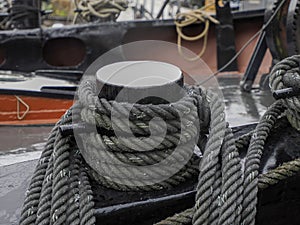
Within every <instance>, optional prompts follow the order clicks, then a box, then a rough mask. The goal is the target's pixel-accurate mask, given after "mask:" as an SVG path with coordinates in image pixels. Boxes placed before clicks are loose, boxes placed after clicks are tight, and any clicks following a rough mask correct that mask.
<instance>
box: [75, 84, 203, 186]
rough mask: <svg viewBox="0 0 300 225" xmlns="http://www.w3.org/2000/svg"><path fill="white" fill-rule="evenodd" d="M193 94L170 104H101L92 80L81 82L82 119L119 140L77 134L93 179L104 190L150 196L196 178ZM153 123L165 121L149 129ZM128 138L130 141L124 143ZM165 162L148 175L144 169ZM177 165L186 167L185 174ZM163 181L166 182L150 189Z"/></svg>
mask: <svg viewBox="0 0 300 225" xmlns="http://www.w3.org/2000/svg"><path fill="white" fill-rule="evenodd" d="M191 93H192V94H191V95H187V96H185V97H183V98H182V99H181V100H180V101H178V102H175V103H171V104H160V105H151V104H148V105H141V104H129V103H117V102H114V101H107V100H106V99H103V98H100V99H99V98H98V95H97V91H96V85H95V81H94V80H86V81H84V82H82V84H81V85H80V87H79V90H78V96H79V103H80V104H81V105H82V107H83V110H82V111H81V114H80V116H81V119H82V120H83V121H84V122H86V123H89V124H94V125H96V126H97V127H98V128H102V129H106V130H113V131H114V133H117V132H120V133H121V136H120V135H118V136H114V135H113V136H107V135H105V134H102V133H101V134H98V133H97V132H91V133H86V134H81V139H82V141H83V143H84V148H83V149H82V150H81V153H82V155H83V157H84V158H85V160H86V161H87V163H88V164H89V165H90V166H91V168H92V170H93V171H94V173H92V175H93V176H94V178H95V179H96V180H97V181H98V182H99V183H101V184H102V185H104V186H106V187H108V188H114V189H118V190H124V191H127V190H144V191H149V190H157V189H159V190H160V189H164V188H172V187H173V186H175V185H178V184H179V183H182V182H184V181H186V180H187V179H189V178H191V177H192V176H195V174H197V168H196V166H195V165H196V161H197V159H196V158H195V156H193V151H194V146H195V144H196V143H197V136H198V127H199V126H198V125H197V123H196V121H197V118H198V109H197V105H196V103H197V101H200V99H197V98H196V97H195V95H196V94H198V93H200V91H196V90H191ZM201 100H202V99H201ZM200 105H201V103H200ZM156 117H159V118H164V121H165V123H162V122H161V121H159V122H158V123H154V124H153V123H151V122H152V121H151V120H152V119H154V118H156ZM206 117H208V116H207V115H206ZM128 119H129V123H127V121H128ZM115 120H116V121H115ZM112 124H115V126H113V125H112ZM128 125H129V128H128ZM164 130H166V134H164V133H163V131H164ZM131 133H133V136H132V137H130V136H129V137H128V135H130V134H131ZM161 136H164V138H163V139H161ZM91 152H92V154H91ZM95 159H97V160H95ZM165 160H167V163H165V164H160V165H159V166H154V167H151V168H150V169H149V167H142V166H147V165H156V164H157V163H160V162H162V161H165ZM120 162H121V163H120ZM178 162H186V163H185V165H183V167H184V168H181V167H182V165H181V164H178ZM174 169H175V170H177V171H178V172H177V173H176V174H173V173H172V172H173V171H174ZM161 177H169V178H168V179H166V180H163V181H161V182H159V183H155V184H150V183H152V180H154V179H159V178H161Z"/></svg>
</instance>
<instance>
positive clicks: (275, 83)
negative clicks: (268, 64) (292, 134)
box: [270, 55, 300, 130]
mask: <svg viewBox="0 0 300 225" xmlns="http://www.w3.org/2000/svg"><path fill="white" fill-rule="evenodd" d="M299 62H300V55H295V56H291V57H288V58H286V59H284V60H282V61H281V62H280V63H278V64H276V65H275V66H274V68H273V70H272V73H271V75H270V86H271V90H272V91H273V92H274V91H276V90H280V89H285V88H289V87H290V88H293V89H295V90H296V91H297V90H300V64H299ZM282 101H283V103H284V105H285V106H286V107H287V110H286V116H287V118H288V120H289V122H290V123H291V125H292V126H293V127H294V128H296V129H297V130H300V98H299V96H293V97H289V98H285V99H283V100H282Z"/></svg>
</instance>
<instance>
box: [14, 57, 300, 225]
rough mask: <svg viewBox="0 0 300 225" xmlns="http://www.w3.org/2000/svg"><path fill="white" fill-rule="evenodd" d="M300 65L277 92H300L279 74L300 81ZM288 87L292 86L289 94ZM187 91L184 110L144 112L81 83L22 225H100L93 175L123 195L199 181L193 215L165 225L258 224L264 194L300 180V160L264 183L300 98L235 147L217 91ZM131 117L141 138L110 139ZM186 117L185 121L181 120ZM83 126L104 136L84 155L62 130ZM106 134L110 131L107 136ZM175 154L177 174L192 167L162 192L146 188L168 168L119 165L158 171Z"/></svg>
mask: <svg viewBox="0 0 300 225" xmlns="http://www.w3.org/2000/svg"><path fill="white" fill-rule="evenodd" d="M299 61H300V57H299V56H295V57H292V58H288V59H286V60H284V61H282V62H281V63H279V64H277V65H276V66H275V67H274V68H273V70H272V72H271V75H270V82H271V86H272V88H273V90H275V89H280V88H283V86H282V84H281V83H280V82H283V81H285V80H288V82H290V83H292V86H293V87H294V86H295V85H296V83H295V82H293V81H294V80H295V79H292V82H291V79H288V78H282V77H281V76H279V74H282V76H283V77H284V76H286V75H287V74H290V73H291V72H293V74H294V73H296V74H297V71H298V69H299V68H298V67H299V64H298V63H296V62H299ZM282 70H284V71H285V72H284V73H283V72H281V71H282ZM295 71H296V72H295ZM296 77H297V76H296ZM296 80H297V79H296ZM286 82H287V81H286ZM288 82H287V83H288ZM287 83H285V86H288V85H287ZM290 83H289V84H290ZM297 85H298V84H297ZM296 87H298V86H296ZM186 89H187V90H188V91H187V93H188V94H187V95H186V96H184V97H183V98H182V99H180V100H179V101H178V102H175V103H172V104H160V105H140V104H129V103H116V102H114V101H107V100H106V99H103V98H100V99H99V98H98V95H97V92H96V84H95V81H94V80H86V81H84V82H82V84H81V85H80V87H79V91H78V95H79V101H78V102H77V103H76V104H75V105H74V106H73V107H72V108H71V109H70V110H68V112H67V113H66V114H65V116H64V117H63V118H62V119H61V120H60V122H58V123H57V125H56V126H55V128H54V129H53V131H52V132H51V134H50V137H49V139H48V142H47V145H46V147H45V150H44V151H43V153H42V156H41V159H40V160H39V164H38V165H37V168H36V170H35V173H34V176H33V178H32V180H31V183H30V186H29V189H28V192H27V195H26V199H25V201H24V205H23V209H22V214H21V220H20V224H21V225H29V224H39V225H40V224H55V225H58V224H91V225H92V224H95V216H94V209H93V193H92V190H91V185H90V181H89V178H88V174H89V175H90V176H92V177H94V179H96V180H97V181H98V182H99V183H100V184H102V185H104V186H106V187H108V188H113V189H117V190H122V191H128V190H130V191H140V190H143V191H151V190H157V189H164V188H172V187H173V186H176V185H178V184H180V183H182V182H185V181H186V180H187V179H190V178H191V177H193V176H197V174H198V185H197V189H196V191H197V193H196V202H195V206H194V208H192V209H187V210H186V211H184V212H182V213H179V214H176V215H175V216H173V217H170V218H167V219H166V220H164V221H161V222H160V223H158V224H159V225H163V224H165V225H167V224H176V225H180V224H190V223H193V224H194V225H200V224H201V225H203V224H220V225H221V224H222V225H223V224H236V225H238V224H244V225H250V224H251V225H252V224H254V223H255V215H256V204H257V192H258V188H267V187H268V186H270V185H274V184H276V183H278V182H279V181H280V180H284V179H286V178H287V177H290V176H293V175H295V174H297V173H299V172H300V160H299V159H296V160H294V161H292V162H287V163H285V164H283V165H282V166H280V167H278V168H276V169H275V170H272V171H269V172H268V173H267V174H262V175H259V165H260V159H261V156H262V154H263V149H264V145H265V142H266V140H267V138H268V136H269V135H270V133H271V132H272V129H273V127H274V125H275V124H276V121H277V119H278V118H280V116H282V114H283V113H284V112H285V111H286V113H287V117H288V118H293V116H295V117H296V116H297V115H298V114H294V113H295V112H297V113H298V112H299V111H298V105H297V101H296V100H295V99H294V98H299V97H292V99H293V101H288V100H289V99H286V100H278V101H277V102H275V103H274V104H273V105H272V106H271V107H270V108H269V109H268V110H267V112H266V113H265V114H264V116H263V117H262V118H261V120H260V121H259V124H258V125H257V127H256V128H255V130H254V131H253V132H250V133H249V134H247V135H244V136H242V137H241V138H239V139H238V140H235V139H234V138H233V134H232V131H231V129H230V128H229V127H228V124H227V123H226V120H225V114H224V106H223V104H222V102H221V100H220V99H219V98H218V96H216V95H215V94H214V93H213V92H210V91H207V92H204V91H203V90H201V89H200V88H199V87H186ZM207 107H208V109H207ZM113 108H114V110H115V112H114V113H116V118H118V119H117V120H116V122H115V121H112V120H111V119H110V118H111V115H112V109H113ZM129 112H130V117H129V120H130V123H129V124H130V128H132V132H133V133H134V134H136V135H137V137H138V138H136V139H130V138H129V139H128V140H126V139H125V138H124V139H121V140H118V139H117V138H116V137H115V136H114V135H113V134H109V132H111V131H112V130H113V131H116V130H117V131H123V132H124V127H125V125H124V124H123V122H124V119H125V118H126V115H128V113H129ZM179 112H181V113H182V114H183V116H182V117H180V116H181V115H179V114H178V113H179ZM155 117H161V118H164V120H165V122H166V124H167V134H166V138H165V139H164V140H163V141H162V142H161V144H159V145H157V146H156V145H155V147H154V144H156V142H157V140H158V139H157V138H158V136H159V135H158V134H160V132H161V129H162V127H161V125H160V124H159V123H158V124H156V126H154V127H153V129H152V130H151V129H150V125H149V121H151V119H153V118H155ZM179 117H180V118H184V119H183V122H184V123H183V124H185V125H186V127H181V128H182V131H181V132H183V134H184V135H182V136H184V137H185V138H184V139H178V135H179V134H178V132H179V124H178V123H176V121H177V120H178V118H179ZM196 117H199V118H200V125H199V124H196V125H195V126H193V121H195V120H196ZM82 120H83V121H85V122H86V123H88V124H94V125H96V126H97V132H96V131H95V132H89V133H83V134H81V136H80V137H81V141H82V144H83V146H85V147H86V148H78V146H77V144H78V143H75V140H74V136H73V135H69V136H66V137H65V136H62V134H61V133H60V132H59V129H58V128H59V127H60V126H61V125H65V124H70V123H72V121H73V122H74V121H82ZM289 120H290V121H292V122H293V121H294V119H289ZM295 120H297V119H295ZM190 122H192V123H190ZM292 124H293V123H292ZM199 127H201V130H199ZM98 128H99V129H98ZM113 128H114V129H113ZM296 128H297V124H296ZM103 129H105V130H106V131H105V132H103ZM115 129H116V130H115ZM152 131H153V133H152ZM207 131H209V134H208V138H207V141H205V143H204V144H202V145H204V146H205V149H203V148H202V147H201V146H200V148H201V150H202V152H203V153H202V154H203V156H202V159H201V160H200V163H199V162H198V160H197V159H198V156H196V155H195V154H193V152H194V146H195V143H196V142H197V141H198V140H197V139H198V137H197V135H199V136H203V135H204V134H206V133H207ZM125 132H126V129H125ZM149 134H151V136H149ZM153 134H154V135H153ZM152 135H153V136H152ZM145 137H146V138H145ZM147 137H151V138H149V139H147ZM199 141H201V140H199ZM190 143H191V144H190ZM145 146H148V147H150V148H152V149H153V147H154V151H149V152H144V151H142V152H140V151H137V149H138V148H143V147H145ZM175 146H180V148H181V151H179V152H178V154H175V155H173V156H172V157H171V160H170V162H173V164H171V165H169V167H170V168H171V167H173V166H175V165H176V162H178V160H180V159H186V158H188V159H189V160H188V161H187V163H186V164H185V166H184V167H183V168H182V169H181V170H179V171H178V172H177V173H176V174H174V175H173V176H171V177H170V178H168V179H166V180H163V181H160V182H157V183H155V184H150V185H149V184H148V183H147V180H152V179H156V178H157V177H159V176H163V175H164V173H165V172H168V169H169V168H167V167H166V168H164V169H163V170H162V171H160V170H155V169H154V170H150V171H147V170H145V171H144V170H134V171H133V172H132V171H130V170H129V169H128V167H126V166H123V165H122V164H117V163H116V162H117V161H118V162H120V161H121V162H123V163H124V164H125V165H131V164H133V165H136V166H141V165H142V166H143V165H152V164H154V165H155V164H156V163H158V162H160V161H161V160H164V159H165V158H166V157H169V156H170V155H171V153H173V152H174V147H175ZM241 149H247V153H246V156H245V158H243V159H241V157H240V150H241ZM187 153H189V154H190V155H189V154H187ZM115 159H117V160H115ZM99 160H101V163H99V162H100V161H99ZM85 161H86V162H87V163H88V165H89V166H87V164H86V163H85ZM88 167H91V169H88ZM144 173H146V175H145V174H144ZM138 175H144V176H145V177H146V178H147V179H137V176H138ZM111 178H113V179H111Z"/></svg>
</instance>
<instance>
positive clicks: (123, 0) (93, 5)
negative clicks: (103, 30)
mask: <svg viewBox="0 0 300 225" xmlns="http://www.w3.org/2000/svg"><path fill="white" fill-rule="evenodd" d="M75 6H76V14H75V17H74V19H73V23H74V24H75V23H76V21H77V19H78V16H79V15H80V16H81V17H82V18H83V19H84V20H86V21H92V18H91V17H96V18H99V19H101V20H107V19H109V20H116V19H117V18H118V16H119V15H120V13H121V12H122V11H125V10H126V8H127V7H128V1H127V0H114V1H111V0H80V1H79V2H78V1H77V0H75Z"/></svg>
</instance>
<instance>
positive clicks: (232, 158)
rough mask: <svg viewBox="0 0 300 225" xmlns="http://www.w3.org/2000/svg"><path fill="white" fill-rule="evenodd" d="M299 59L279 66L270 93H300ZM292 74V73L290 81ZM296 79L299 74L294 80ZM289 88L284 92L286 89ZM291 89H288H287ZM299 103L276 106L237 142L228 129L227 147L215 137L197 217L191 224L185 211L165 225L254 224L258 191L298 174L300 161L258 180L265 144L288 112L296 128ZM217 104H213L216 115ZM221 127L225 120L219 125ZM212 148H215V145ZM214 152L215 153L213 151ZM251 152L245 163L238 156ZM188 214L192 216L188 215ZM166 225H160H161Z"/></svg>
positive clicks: (202, 178) (202, 169)
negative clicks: (278, 122) (298, 89)
mask: <svg viewBox="0 0 300 225" xmlns="http://www.w3.org/2000/svg"><path fill="white" fill-rule="evenodd" d="M299 62H300V57H299V56H293V57H290V58H287V59H286V60H283V61H282V62H280V63H279V64H277V65H276V66H275V67H274V68H273V70H272V73H271V75H270V84H271V86H272V88H273V89H272V90H273V91H274V90H278V89H279V88H280V89H281V88H285V87H291V86H292V87H294V88H296V89H297V88H299V79H298V75H299V73H298V72H297V71H299ZM291 72H293V73H294V75H293V76H292V78H290V76H291ZM295 73H296V74H295ZM284 82H285V86H284V84H283V83H284ZM287 83H288V84H290V85H289V86H287ZM298 101H299V99H298V97H297V96H296V97H292V100H291V99H290V98H288V99H285V100H278V101H277V102H275V103H274V104H273V105H272V106H271V107H270V108H269V109H268V110H267V112H266V113H265V114H264V116H263V117H262V118H261V120H260V122H259V124H258V125H257V127H256V129H255V130H254V131H253V132H251V133H249V134H246V135H243V136H242V137H240V138H239V139H237V140H235V141H234V140H233V138H232V134H231V131H230V129H227V131H226V135H225V138H224V140H223V143H222V144H221V145H220V143H216V142H215V141H212V143H211V141H210V140H217V139H216V136H218V135H217V132H216V131H215V132H211V133H210V134H211V136H210V137H209V140H208V142H207V145H206V148H205V152H204V155H203V158H202V160H201V162H200V166H199V168H200V169H199V170H200V174H199V182H198V187H197V195H196V204H195V212H194V214H193V219H192V220H190V221H189V220H185V221H183V222H182V223H181V222H180V220H181V219H182V218H181V217H183V218H185V219H186V218H190V217H189V216H191V215H190V214H189V213H192V210H189V211H185V212H184V213H183V214H182V216H181V217H180V215H181V214H177V215H175V216H173V217H170V218H167V219H166V220H165V221H163V223H164V222H166V224H168V221H176V224H191V223H192V224H196V225H200V224H201V225H202V224H222V225H223V224H237V225H238V224H243V225H246V224H247V225H248V224H252V225H254V224H255V215H256V204H257V191H258V188H267V187H269V186H271V185H274V184H276V183H278V182H279V181H282V180H284V179H286V178H288V177H290V176H294V175H296V174H298V173H299V171H300V168H299V166H300V165H299V159H296V160H294V161H291V162H287V163H284V164H283V165H282V166H280V167H278V168H276V169H274V170H272V171H269V172H268V173H267V174H262V175H259V174H258V170H259V165H260V159H261V156H262V154H263V149H264V145H265V142H266V140H267V138H268V136H269V134H270V132H271V131H272V129H273V127H274V125H275V123H276V121H277V119H278V118H279V117H280V116H281V115H282V113H283V112H284V111H286V112H287V117H288V118H289V121H290V122H291V124H292V125H293V126H294V127H296V128H298V125H297V124H298V123H299V117H298V115H299V114H298V113H299V112H300V110H299V109H300V108H299V104H298V103H299V102H298ZM214 104H216V103H214V101H211V109H213V106H214ZM211 112H212V116H211V125H210V129H211V130H212V129H213V128H214V127H216V126H217V124H219V123H214V121H220V119H219V118H218V113H215V112H216V110H212V111H211ZM221 121H222V119H221ZM213 144H214V145H213ZM212 146H213V147H214V148H213V147H212ZM241 149H248V150H247V153H246V156H245V158H244V159H243V160H241V159H240V156H239V152H238V151H237V150H239V151H240V150H241ZM187 212H188V213H187ZM163 223H162V224H163Z"/></svg>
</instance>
